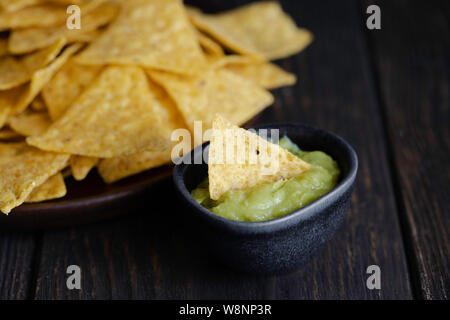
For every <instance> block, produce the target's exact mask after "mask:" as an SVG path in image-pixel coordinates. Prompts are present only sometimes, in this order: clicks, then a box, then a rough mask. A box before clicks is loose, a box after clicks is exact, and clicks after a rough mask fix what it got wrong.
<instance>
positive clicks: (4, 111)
mask: <svg viewBox="0 0 450 320" xmlns="http://www.w3.org/2000/svg"><path fill="white" fill-rule="evenodd" d="M5 100H6V99H5ZM3 102H5V101H4V100H2V94H0V129H1V128H3V126H4V125H5V123H6V119H8V116H9V111H10V109H9V108H7V107H4V106H3V107H2V103H3ZM5 103H6V102H5ZM8 103H9V102H8Z"/></svg>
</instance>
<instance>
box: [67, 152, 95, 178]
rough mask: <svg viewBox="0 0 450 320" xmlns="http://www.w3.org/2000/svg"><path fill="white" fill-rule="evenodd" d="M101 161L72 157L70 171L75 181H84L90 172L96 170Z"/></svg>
mask: <svg viewBox="0 0 450 320" xmlns="http://www.w3.org/2000/svg"><path fill="white" fill-rule="evenodd" d="M98 161H99V159H98V158H95V157H85V156H72V157H70V169H71V171H72V176H73V177H74V178H75V180H78V181H80V180H83V179H84V178H86V176H87V175H88V173H89V171H91V169H92V168H94V167H95V166H96V165H97V163H98Z"/></svg>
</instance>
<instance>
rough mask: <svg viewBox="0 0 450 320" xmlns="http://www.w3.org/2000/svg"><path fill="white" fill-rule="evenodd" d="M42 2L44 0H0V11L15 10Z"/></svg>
mask: <svg viewBox="0 0 450 320" xmlns="http://www.w3.org/2000/svg"><path fill="white" fill-rule="evenodd" d="M42 2H44V0H0V11H1V10H4V11H16V10H19V9H22V8H25V7H28V6H31V5H34V4H39V3H42Z"/></svg>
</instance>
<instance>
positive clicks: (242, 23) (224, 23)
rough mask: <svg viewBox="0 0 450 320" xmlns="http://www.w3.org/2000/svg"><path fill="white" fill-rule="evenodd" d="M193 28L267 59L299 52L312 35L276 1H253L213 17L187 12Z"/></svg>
mask: <svg viewBox="0 0 450 320" xmlns="http://www.w3.org/2000/svg"><path fill="white" fill-rule="evenodd" d="M188 12H189V15H190V18H191V20H192V22H193V23H194V25H195V26H196V27H197V28H199V29H200V30H202V31H204V32H206V33H208V34H210V35H211V36H212V37H214V38H215V39H216V40H218V41H219V42H220V43H222V44H223V45H224V46H226V47H227V48H229V49H230V50H233V51H235V52H239V53H242V54H247V55H251V56H255V57H259V58H265V59H269V60H274V59H279V58H284V57H287V56H289V55H292V54H295V53H297V52H299V51H301V50H303V49H304V48H305V47H306V46H307V45H308V44H310V43H311V41H312V38H313V36H312V34H311V32H309V31H308V30H306V29H301V28H298V27H297V26H296V25H295V22H294V21H293V20H292V19H291V18H290V17H289V16H288V15H287V14H285V13H284V12H283V10H282V8H281V6H280V4H279V3H277V2H257V3H252V4H249V5H246V6H243V7H240V8H238V9H235V10H231V11H228V12H225V13H220V14H216V15H209V14H204V13H201V12H200V11H198V10H192V9H189V10H188Z"/></svg>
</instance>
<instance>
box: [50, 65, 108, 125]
mask: <svg viewBox="0 0 450 320" xmlns="http://www.w3.org/2000/svg"><path fill="white" fill-rule="evenodd" d="M100 69H101V67H99V66H83V65H80V64H77V63H75V62H74V59H73V58H72V59H70V60H69V61H68V62H67V63H66V64H65V65H64V66H63V67H62V68H61V70H59V71H58V72H57V73H56V74H55V76H54V77H53V78H52V80H51V81H50V82H49V83H48V84H47V85H46V86H45V87H44V89H43V90H42V97H43V98H44V101H45V104H46V105H47V108H48V112H49V114H50V117H51V118H52V119H53V120H55V119H57V118H59V117H60V116H61V115H62V114H63V113H64V112H65V111H66V110H67V108H68V107H69V106H70V105H71V104H72V103H73V102H74V100H75V99H76V98H78V97H79V96H80V94H81V93H82V92H83V91H84V89H85V88H86V87H87V86H88V85H90V84H91V82H92V80H94V78H95V77H96V76H97V75H98V74H99V72H100Z"/></svg>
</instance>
